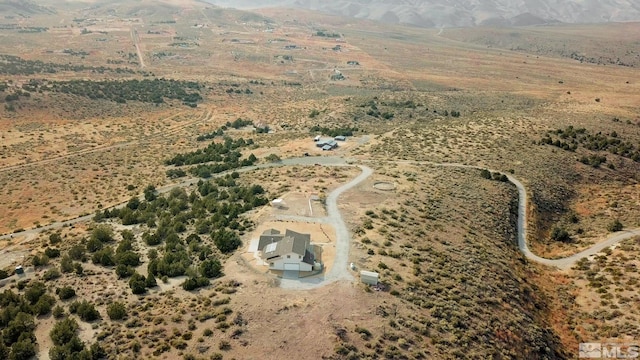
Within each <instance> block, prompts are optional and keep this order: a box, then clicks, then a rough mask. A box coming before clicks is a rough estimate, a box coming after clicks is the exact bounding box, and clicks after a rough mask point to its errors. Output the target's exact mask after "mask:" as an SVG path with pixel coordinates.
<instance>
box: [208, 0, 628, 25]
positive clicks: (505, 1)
mask: <svg viewBox="0 0 640 360" xmlns="http://www.w3.org/2000/svg"><path fill="white" fill-rule="evenodd" d="M208 2H210V3H212V4H215V5H218V6H223V7H235V8H264V7H294V8H304V9H310V10H319V11H323V12H326V13H330V14H335V15H341V16H350V17H355V18H361V19H370V20H377V21H383V22H387V23H397V24H408V25H413V26H419V27H467V26H485V25H490V26H526V25H538V24H550V23H557V22H562V23H598V22H620V21H633V20H638V19H640V3H638V1H634V0H620V1H616V0H604V1H579V0H571V1H561V0H523V1H513V0H511V1H509V0H452V1H450V0H391V1H382V0H339V1H331V2H327V1H318V0H271V1H255V0H239V1H236V0H233V1H231V0H208Z"/></svg>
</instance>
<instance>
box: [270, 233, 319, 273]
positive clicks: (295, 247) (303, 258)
mask: <svg viewBox="0 0 640 360" xmlns="http://www.w3.org/2000/svg"><path fill="white" fill-rule="evenodd" d="M310 249H311V235H309V234H301V233H297V232H295V231H292V230H286V231H285V233H284V234H282V233H281V232H280V231H278V230H276V229H269V230H267V231H265V232H264V233H263V234H262V235H261V236H260V240H259V242H258V250H259V251H261V252H262V256H261V257H262V260H264V261H265V262H266V263H267V264H268V265H269V269H270V270H297V271H311V270H313V264H314V260H315V257H314V255H313V252H312V251H310Z"/></svg>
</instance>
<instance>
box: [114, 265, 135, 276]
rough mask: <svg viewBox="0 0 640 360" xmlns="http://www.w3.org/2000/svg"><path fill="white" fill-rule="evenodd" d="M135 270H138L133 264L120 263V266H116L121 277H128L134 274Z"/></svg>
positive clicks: (117, 273)
mask: <svg viewBox="0 0 640 360" xmlns="http://www.w3.org/2000/svg"><path fill="white" fill-rule="evenodd" d="M135 272H136V270H135V269H134V268H132V267H131V266H127V265H124V264H118V266H116V275H118V278H119V279H126V278H128V277H130V276H131V275H133V274H134V273H135Z"/></svg>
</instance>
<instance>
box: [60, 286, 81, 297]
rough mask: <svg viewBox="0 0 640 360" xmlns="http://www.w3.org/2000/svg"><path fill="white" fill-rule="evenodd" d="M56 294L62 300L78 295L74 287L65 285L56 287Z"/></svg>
mask: <svg viewBox="0 0 640 360" xmlns="http://www.w3.org/2000/svg"><path fill="white" fill-rule="evenodd" d="M56 294H57V295H58V296H59V297H60V300H67V299H71V298H72V297H74V296H76V291H75V290H74V289H73V288H72V287H69V286H64V287H61V288H58V289H56Z"/></svg>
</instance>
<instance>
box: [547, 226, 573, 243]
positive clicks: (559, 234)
mask: <svg viewBox="0 0 640 360" xmlns="http://www.w3.org/2000/svg"><path fill="white" fill-rule="evenodd" d="M551 239H552V240H555V241H561V242H565V243H566V242H570V241H571V236H570V235H569V232H567V230H565V229H564V228H561V227H557V226H556V227H555V228H553V230H552V231H551Z"/></svg>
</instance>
